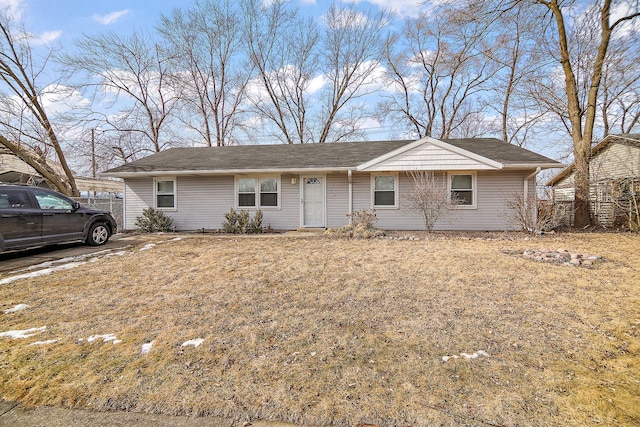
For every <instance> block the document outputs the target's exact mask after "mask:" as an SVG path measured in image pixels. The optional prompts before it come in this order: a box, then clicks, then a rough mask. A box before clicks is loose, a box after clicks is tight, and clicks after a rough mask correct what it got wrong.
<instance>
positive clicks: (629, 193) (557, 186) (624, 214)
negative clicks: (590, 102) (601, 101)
mask: <svg viewBox="0 0 640 427" xmlns="http://www.w3.org/2000/svg"><path fill="white" fill-rule="evenodd" d="M574 179H575V165H574V164H571V165H569V166H568V167H567V168H565V169H564V170H562V171H561V172H560V173H559V174H558V175H556V176H555V177H554V178H553V179H552V180H551V181H549V182H548V183H547V185H549V186H552V187H553V199H554V203H555V204H556V205H559V206H562V205H563V204H564V205H566V206H567V208H566V209H563V211H564V212H565V222H566V223H569V224H571V223H572V214H573V200H574V197H575V184H574ZM589 185H590V202H591V213H592V215H593V218H594V219H595V220H596V221H597V222H598V224H600V225H604V226H613V225H615V224H616V222H619V221H620V220H621V219H622V220H623V221H629V220H632V221H634V216H635V217H636V218H635V222H636V223H637V221H638V219H637V212H638V196H639V195H640V134H618V135H608V136H606V137H605V138H603V139H602V141H600V142H599V143H598V144H597V145H595V146H594V147H593V148H592V149H591V161H590V164H589ZM630 214H631V215H630Z"/></svg>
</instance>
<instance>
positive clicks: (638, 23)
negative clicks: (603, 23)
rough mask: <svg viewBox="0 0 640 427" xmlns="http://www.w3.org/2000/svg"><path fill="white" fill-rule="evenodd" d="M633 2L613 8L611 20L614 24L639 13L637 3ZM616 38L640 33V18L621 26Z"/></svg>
mask: <svg viewBox="0 0 640 427" xmlns="http://www.w3.org/2000/svg"><path fill="white" fill-rule="evenodd" d="M634 3H635V2H632V1H630V0H626V1H622V2H620V3H618V4H616V5H615V6H613V8H612V10H611V19H610V22H611V23H614V22H616V21H617V20H618V19H621V18H624V17H625V16H629V15H632V14H633V13H637V12H638V10H637V8H638V6H637V3H635V4H634ZM616 31H617V34H615V36H616V37H626V36H630V35H631V34H633V33H638V32H640V18H635V19H632V20H629V21H626V22H623V23H622V24H620V26H619V27H618V29H617V30H616Z"/></svg>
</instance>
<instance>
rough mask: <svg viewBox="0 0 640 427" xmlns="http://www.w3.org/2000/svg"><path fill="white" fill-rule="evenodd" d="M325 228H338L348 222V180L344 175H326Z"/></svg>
mask: <svg viewBox="0 0 640 427" xmlns="http://www.w3.org/2000/svg"><path fill="white" fill-rule="evenodd" d="M326 188H327V190H326V195H327V197H326V201H327V207H326V209H327V227H330V228H339V227H342V226H343V225H345V224H347V223H348V222H349V218H348V217H347V215H348V214H349V213H350V212H349V180H348V177H347V174H346V172H345V173H336V174H328V175H327V187H326Z"/></svg>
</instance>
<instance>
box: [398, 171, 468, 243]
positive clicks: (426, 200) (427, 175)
mask: <svg viewBox="0 0 640 427" xmlns="http://www.w3.org/2000/svg"><path fill="white" fill-rule="evenodd" d="M409 176H410V177H411V178H412V180H413V185H414V188H413V191H412V192H411V193H409V194H408V195H407V197H406V198H407V209H408V210H409V211H412V212H418V213H420V214H421V215H422V218H423V219H424V226H425V227H426V229H427V231H428V232H431V231H433V227H434V226H435V224H436V222H437V221H438V220H439V219H440V218H441V217H442V215H444V214H445V213H446V212H447V210H448V209H449V208H450V207H452V206H456V205H458V204H460V200H457V199H456V198H455V196H454V195H451V194H449V189H448V188H447V179H446V175H444V174H442V176H441V177H437V176H436V175H435V173H434V172H430V171H411V172H409Z"/></svg>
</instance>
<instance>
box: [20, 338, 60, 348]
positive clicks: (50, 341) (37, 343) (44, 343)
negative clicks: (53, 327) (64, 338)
mask: <svg viewBox="0 0 640 427" xmlns="http://www.w3.org/2000/svg"><path fill="white" fill-rule="evenodd" d="M58 341H60V340H46V341H36V342H32V343H31V344H29V345H28V346H27V347H31V346H32V345H47V344H53V343H54V342H58Z"/></svg>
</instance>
